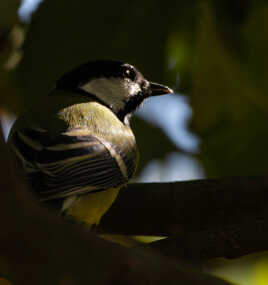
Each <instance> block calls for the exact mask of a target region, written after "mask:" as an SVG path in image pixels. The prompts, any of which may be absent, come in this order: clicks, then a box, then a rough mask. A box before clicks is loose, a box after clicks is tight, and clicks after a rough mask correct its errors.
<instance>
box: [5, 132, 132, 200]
mask: <svg viewBox="0 0 268 285" xmlns="http://www.w3.org/2000/svg"><path fill="white" fill-rule="evenodd" d="M10 142H11V145H12V148H13V150H14V151H15V154H16V155H17V157H18V159H19V160H20V161H21V162H22V164H23V166H24V169H25V171H26V172H27V173H28V175H29V177H30V179H31V181H32V183H33V188H34V190H35V192H36V193H37V194H38V195H39V196H40V199H41V200H51V199H56V198H61V197H68V196H70V195H74V194H83V193H87V192H91V191H100V190H102V189H103V190H105V189H107V188H110V187H117V186H119V185H122V184H125V183H126V182H127V180H128V179H129V176H128V174H129V172H130V170H129V167H130V166H129V162H128V161H127V160H126V159H125V157H124V156H122V153H120V152H118V150H117V149H116V147H115V146H113V145H111V144H109V143H108V142H106V141H103V140H100V139H98V138H96V137H95V136H92V135H91V133H90V132H89V131H87V130H83V129H74V130H70V131H68V132H66V133H61V134H60V135H58V136H57V137H51V136H50V135H49V133H48V132H46V131H44V130H42V131H40V130H38V129H31V128H28V129H26V130H20V131H18V132H14V133H13V134H12V138H11V139H10ZM126 163H127V164H126ZM132 164H133V163H132Z"/></svg>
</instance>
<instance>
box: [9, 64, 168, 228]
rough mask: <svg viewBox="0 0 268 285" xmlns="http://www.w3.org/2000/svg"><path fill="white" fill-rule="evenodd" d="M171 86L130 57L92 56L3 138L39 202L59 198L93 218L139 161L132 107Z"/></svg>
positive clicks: (65, 207)
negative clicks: (129, 60) (154, 79)
mask: <svg viewBox="0 0 268 285" xmlns="http://www.w3.org/2000/svg"><path fill="white" fill-rule="evenodd" d="M172 92H173V91H172V90H171V89H170V88H168V87H167V86H164V85H160V84H156V83H153V82H149V81H148V80H146V79H145V78H144V77H143V75H142V74H141V73H140V72H139V71H138V70H137V69H136V68H135V67H134V66H132V65H130V64H127V63H122V62H120V61H114V60H98V61H90V62H87V63H85V64H83V65H81V66H79V67H78V68H76V69H74V70H72V71H70V72H68V73H66V74H64V75H63V76H62V77H61V78H60V79H59V80H58V81H57V83H56V87H55V89H54V90H53V91H52V92H51V93H50V94H49V95H48V96H47V98H45V100H43V101H42V102H40V104H39V105H38V106H37V107H36V108H33V109H31V110H30V111H28V112H27V113H26V114H25V115H23V116H21V117H19V118H18V119H17V121H16V122H15V124H14V126H13V127H12V129H11V132H10V135H9V139H8V144H9V145H10V148H11V150H12V152H13V153H14V154H15V156H16V158H17V160H18V161H19V163H20V164H21V165H22V167H23V170H24V172H25V173H26V176H27V178H29V180H30V182H31V185H32V189H33V192H34V193H35V194H36V195H37V197H38V199H40V201H50V200H58V201H61V208H62V211H63V212H65V214H66V215H69V216H72V217H73V218H75V219H77V220H79V221H83V222H86V223H88V224H89V225H94V224H95V225H97V224H98V223H99V222H100V219H101V217H102V216H103V214H104V213H105V212H106V211H107V210H108V209H109V207H110V206H111V205H112V203H113V201H114V200H115V198H116V196H117V194H118V191H119V189H120V188H121V187H122V186H124V185H125V184H126V183H127V182H128V181H129V179H130V178H131V177H132V176H133V174H134V172H135V169H136V166H137V146H136V140H135V136H134V134H133V132H132V130H131V127H130V124H129V121H130V118H131V115H132V113H133V112H134V111H135V110H136V109H137V108H138V107H139V106H140V105H141V104H142V102H143V101H144V100H145V99H146V98H148V97H150V96H155V95H162V94H167V93H172Z"/></svg>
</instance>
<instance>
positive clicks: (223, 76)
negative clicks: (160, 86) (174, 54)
mask: <svg viewBox="0 0 268 285" xmlns="http://www.w3.org/2000/svg"><path fill="white" fill-rule="evenodd" d="M214 16H215V15H214V14H213V11H212V10H211V7H210V6H209V5H206V4H204V5H202V6H201V12H200V19H199V31H198V33H197V39H196V48H195V51H194V54H193V57H194V60H193V65H192V79H193V82H192V84H193V86H192V94H191V103H192V106H193V110H194V117H193V120H192V127H193V129H194V130H195V131H196V132H197V133H198V134H199V135H200V137H201V139H202V144H201V153H200V159H201V161H202V162H203V164H204V166H205V169H206V171H207V174H208V176H210V177H211V176H222V175H240V174H242V175H253V174H261V173H263V172H265V171H266V169H267V159H268V154H267V152H266V147H267V144H268V136H267V134H268V132H267V130H266V121H267V119H268V113H267V111H268V97H267V96H266V90H265V89H264V88H263V89H262V88H260V86H259V85H258V84H257V82H256V81H254V80H253V79H254V78H253V77H252V76H251V74H250V73H249V72H248V71H247V68H246V67H245V65H246V64H247V62H248V57H246V58H244V62H241V59H239V58H238V57H237V56H236V54H235V53H234V52H233V50H232V49H229V48H228V44H226V43H225V41H224V39H223V37H222V34H221V33H220V29H219V28H218V26H217V24H216V21H215V18H214ZM267 17H268V13H267V14H266V18H267ZM253 22H254V25H257V24H256V23H258V22H260V26H258V25H257V26H255V28H254V31H256V30H257V29H263V28H262V25H263V24H264V23H263V21H253ZM262 36H263V37H265V34H263V35H262ZM254 44H255V45H256V46H258V43H257V42H254ZM260 45H263V43H261V42H260ZM255 51H256V50H255ZM259 55H260V56H261V57H262V55H261V54H256V52H255V53H254V60H255V58H256V57H258V56H259ZM259 60H260V61H261V59H259ZM255 62H256V61H255Z"/></svg>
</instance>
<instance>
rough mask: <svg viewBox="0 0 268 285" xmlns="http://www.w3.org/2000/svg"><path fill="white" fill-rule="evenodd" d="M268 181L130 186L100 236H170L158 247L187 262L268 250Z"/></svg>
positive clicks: (232, 179) (261, 178) (106, 219)
mask: <svg viewBox="0 0 268 285" xmlns="http://www.w3.org/2000/svg"><path fill="white" fill-rule="evenodd" d="M267 205H268V177H267V176H259V177H230V178H223V179H215V180H196V181H188V182H176V183H148V184H131V185H129V186H128V187H127V188H126V189H123V190H122V191H121V192H120V196H119V198H118V199H117V201H116V202H115V203H114V205H113V206H112V208H111V209H110V210H109V211H108V212H107V214H106V215H105V216H104V217H103V219H102V222H101V224H100V227H99V229H98V230H99V231H100V232H109V233H111V232H113V233H121V234H131V235H139V234H140V235H163V236H168V237H170V238H169V239H167V240H162V241H159V242H156V243H153V244H152V245H151V246H152V247H154V248H158V249H161V251H163V252H165V253H166V254H168V255H173V256H174V255H176V256H180V257H184V258H212V257H219V256H224V257H229V258H231V257H238V256H241V255H244V254H248V253H251V252H256V251H263V250H267V249H268V245H267V239H268V207H267Z"/></svg>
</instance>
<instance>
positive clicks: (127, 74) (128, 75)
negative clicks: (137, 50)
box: [124, 68, 136, 81]
mask: <svg viewBox="0 0 268 285" xmlns="http://www.w3.org/2000/svg"><path fill="white" fill-rule="evenodd" d="M124 76H125V77H126V78H129V79H131V80H132V81H134V80H135V79H136V73H135V71H134V70H131V69H129V68H126V69H125V70H124Z"/></svg>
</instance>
